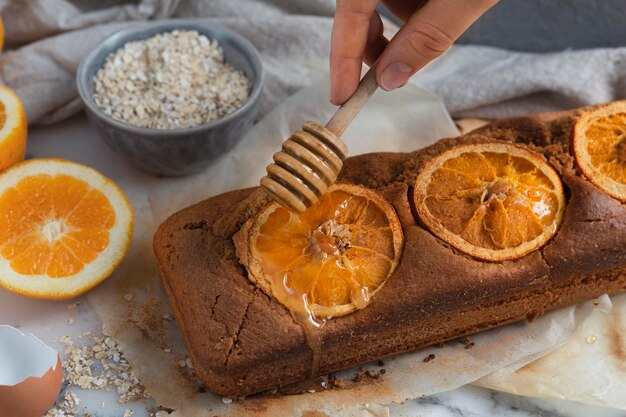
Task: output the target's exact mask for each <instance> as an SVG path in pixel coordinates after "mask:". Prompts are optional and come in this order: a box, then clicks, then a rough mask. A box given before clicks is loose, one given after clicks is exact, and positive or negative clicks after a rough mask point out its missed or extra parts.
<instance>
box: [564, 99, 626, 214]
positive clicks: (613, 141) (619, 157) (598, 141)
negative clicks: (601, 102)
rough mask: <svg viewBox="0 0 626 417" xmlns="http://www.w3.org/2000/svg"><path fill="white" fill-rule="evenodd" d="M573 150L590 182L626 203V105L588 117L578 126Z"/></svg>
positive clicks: (606, 108) (610, 106)
mask: <svg viewBox="0 0 626 417" xmlns="http://www.w3.org/2000/svg"><path fill="white" fill-rule="evenodd" d="M572 148H573V149H574V156H575V157H576V162H577V163H578V166H579V167H580V169H581V171H582V172H583V174H585V176H586V177H587V178H589V181H591V182H592V183H593V184H595V185H596V186H598V187H600V188H601V189H602V190H604V191H605V192H606V193H608V194H609V195H611V196H612V197H614V198H617V199H618V200H621V201H624V202H626V101H617V102H615V103H611V104H608V105H606V106H602V107H600V108H598V109H596V110H592V111H589V112H586V113H584V114H583V115H582V116H581V117H580V118H579V119H578V121H577V122H576V124H575V125H574V130H573V146H572Z"/></svg>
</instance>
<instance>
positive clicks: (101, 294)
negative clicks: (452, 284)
mask: <svg viewBox="0 0 626 417" xmlns="http://www.w3.org/2000/svg"><path fill="white" fill-rule="evenodd" d="M322 78H327V74H323V75H322ZM327 97H328V85H327V84H326V83H325V82H315V83H313V85H312V86H310V87H307V88H305V89H303V90H301V91H300V92H298V93H296V94H295V95H293V96H292V97H290V98H289V99H287V100H286V101H285V102H283V103H282V104H281V105H279V106H278V107H276V108H275V109H274V110H273V111H272V112H270V113H269V114H268V115H267V116H266V117H265V118H263V119H262V120H261V121H260V122H259V123H257V124H256V125H255V126H254V128H253V129H252V131H250V132H249V134H247V135H246V137H245V138H243V140H242V141H241V142H240V143H239V144H238V145H237V146H236V147H235V149H233V150H232V151H231V152H230V153H229V154H227V155H224V156H223V157H222V158H220V159H219V160H217V161H216V162H215V164H214V165H213V166H211V167H210V168H209V169H207V170H206V171H205V172H203V173H201V174H199V175H196V176H192V177H186V178H167V179H159V178H155V177H151V176H148V175H141V174H139V173H138V174H137V175H132V176H124V177H120V178H115V180H116V181H118V182H119V183H120V185H121V186H122V188H123V189H124V190H125V191H126V192H127V194H128V196H129V198H130V199H131V201H132V203H133V205H134V208H135V218H136V230H135V237H134V242H133V246H132V248H131V253H130V254H129V256H128V258H127V260H126V261H125V263H124V264H123V266H122V267H121V268H120V269H119V270H118V271H117V272H116V273H115V275H114V276H113V277H112V278H111V279H109V280H108V281H107V282H106V283H105V284H104V285H102V286H100V287H99V288H98V289H97V290H95V291H93V292H91V293H90V294H89V295H88V298H89V301H90V303H91V304H92V306H93V307H94V309H95V311H96V313H97V314H98V315H99V317H100V318H101V319H102V321H103V323H104V324H105V326H106V327H107V330H108V331H109V332H110V333H111V335H113V336H114V337H116V338H117V340H118V341H119V344H120V346H121V347H122V349H123V351H124V353H125V355H126V357H127V358H128V359H129V361H130V363H131V364H132V366H133V368H134V370H135V372H136V374H137V376H138V377H139V378H140V380H141V381H142V382H143V384H144V385H145V386H146V388H147V390H148V392H149V393H150V395H151V396H152V397H153V398H154V399H155V400H156V402H157V404H159V405H161V406H164V407H167V408H171V409H174V410H176V412H174V415H175V416H184V417H195V416H198V417H200V416H202V417H205V416H206V415H220V416H240V415H253V416H273V417H280V416H307V417H316V416H317V417H321V416H325V415H328V416H331V415H332V416H366V415H367V416H371V415H377V416H384V415H388V410H387V408H386V407H384V404H388V403H390V402H402V401H404V400H406V399H410V398H416V397H419V396H422V395H427V394H433V393H437V392H441V391H445V390H450V389H454V388H456V387H459V386H461V385H464V384H467V383H469V382H472V381H474V380H476V379H478V378H480V377H483V376H485V375H487V374H489V373H492V372H494V371H496V370H498V369H500V368H503V367H506V366H509V365H511V364H515V363H520V362H525V363H527V362H528V361H529V360H531V359H536V358H538V357H540V356H542V355H545V354H546V353H548V352H550V351H552V350H553V349H554V348H555V347H557V346H559V345H561V344H563V343H566V342H567V341H568V340H570V339H571V338H572V337H573V336H574V335H575V334H577V331H578V330H579V328H580V326H582V325H583V324H584V323H585V320H586V319H588V318H589V317H592V318H593V317H594V316H595V315H597V314H599V313H598V312H597V309H594V308H593V307H592V304H591V303H590V302H588V303H585V304H581V305H579V306H574V307H569V308H564V309H561V310H559V311H555V312H552V313H549V314H546V315H545V316H542V317H539V318H538V319H537V320H536V321H535V322H534V323H533V324H531V325H529V324H527V323H525V322H520V323H516V324H512V325H508V326H504V327H500V328H497V329H494V330H491V331H487V332H484V333H481V334H479V335H476V336H474V337H473V341H474V343H475V345H474V347H473V348H472V349H465V348H464V346H463V344H461V343H454V342H453V343H449V344H448V345H447V346H446V347H445V348H437V347H433V348H428V349H423V350H420V351H417V352H412V353H409V354H404V355H400V356H398V357H396V358H395V359H387V360H385V366H384V367H385V369H386V370H387V372H386V374H385V375H384V376H382V377H381V378H379V379H376V380H374V379H368V378H365V379H364V380H363V381H361V382H359V383H351V378H352V377H353V376H354V373H355V372H356V370H355V369H353V370H348V371H344V372H342V373H340V374H339V377H340V378H343V379H344V380H345V381H346V388H344V389H339V390H327V391H320V392H315V393H306V394H301V395H287V396H283V395H273V396H258V395H257V396H252V397H250V398H247V399H244V400H235V401H233V402H229V401H228V400H227V401H226V402H224V401H223V399H222V398H220V397H219V396H216V395H214V394H212V393H210V392H200V391H203V390H201V389H199V385H198V384H197V381H195V380H194V377H193V372H192V371H191V369H189V368H188V367H186V366H185V365H184V360H185V358H186V356H185V348H184V345H183V343H182V338H181V335H180V333H179V330H178V327H177V326H176V324H175V322H174V321H173V320H172V319H171V314H172V313H171V310H170V307H169V303H168V301H167V298H166V297H165V294H164V291H163V289H162V286H161V283H160V280H159V278H158V272H157V269H156V264H155V261H154V257H153V254H152V236H153V233H154V231H155V229H156V228H157V227H158V225H159V224H160V223H161V222H162V221H164V220H165V219H166V218H167V217H168V216H169V215H170V214H172V213H174V212H175V211H177V210H179V209H181V208H183V207H186V206H188V205H190V204H192V203H195V202H197V201H199V200H202V199H204V198H208V197H210V196H213V195H215V194H218V193H221V192H224V191H228V190H231V189H235V188H241V187H247V186H251V185H255V184H257V183H258V181H259V179H260V178H261V177H262V176H263V175H264V173H265V166H266V164H267V163H269V162H270V160H271V155H272V154H273V153H274V152H275V151H277V150H279V149H280V145H281V143H282V141H283V140H284V139H285V138H287V137H288V135H289V134H290V133H291V132H292V131H294V130H295V129H297V128H299V127H300V126H301V124H302V123H303V122H304V121H306V120H315V121H320V122H323V121H325V120H327V119H328V118H329V116H330V115H331V114H332V112H333V111H334V107H333V106H331V105H330V104H328V100H327ZM456 134H457V130H456V128H455V125H454V123H453V122H452V120H451V119H450V117H449V115H448V113H447V112H446V110H445V108H444V107H443V105H442V103H441V102H440V100H439V99H438V98H436V97H435V96H433V95H432V94H430V93H428V92H426V91H424V90H421V89H419V88H417V87H414V86H411V85H410V86H408V87H406V88H403V89H400V90H398V91H395V92H393V93H385V92H378V93H377V94H375V95H374V97H373V98H372V100H371V101H370V103H368V105H367V106H366V107H365V108H364V110H363V111H362V112H361V114H360V115H359V116H358V117H357V118H356V119H355V121H354V122H353V123H352V125H351V126H350V128H349V129H348V131H347V132H346V134H345V135H344V137H343V138H344V140H345V142H346V143H347V145H348V148H349V150H350V154H359V153H364V152H372V151H411V150H414V149H417V148H420V147H423V146H426V145H428V144H430V143H432V142H434V141H435V140H437V139H439V138H441V137H446V136H454V135H456ZM128 293H130V294H132V295H133V298H132V301H131V302H128V301H127V300H125V298H124V295H125V294H128ZM608 304H609V303H608V301H607V299H605V300H603V301H602V302H601V303H600V305H602V306H603V307H605V308H608ZM166 349H167V351H166ZM429 354H434V355H435V359H434V360H431V361H429V362H424V361H423V359H424V358H425V357H427V356H428V355H429ZM181 361H182V363H181ZM181 365H182V366H181ZM374 369H375V370H378V369H380V368H378V367H375V368H374ZM207 412H209V414H207Z"/></svg>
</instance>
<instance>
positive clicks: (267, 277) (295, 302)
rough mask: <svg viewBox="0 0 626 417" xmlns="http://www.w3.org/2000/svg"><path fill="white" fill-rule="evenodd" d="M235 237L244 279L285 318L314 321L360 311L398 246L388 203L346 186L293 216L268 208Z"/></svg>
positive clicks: (400, 242)
mask: <svg viewBox="0 0 626 417" xmlns="http://www.w3.org/2000/svg"><path fill="white" fill-rule="evenodd" d="M242 233H244V234H246V237H245V238H243V239H236V242H237V252H238V254H239V256H240V258H241V259H242V262H243V263H244V264H245V265H246V266H247V267H248V271H249V277H250V279H251V280H252V281H253V282H255V283H256V284H257V285H258V286H259V287H261V288H262V289H263V290H264V291H265V292H266V293H267V294H271V295H273V296H274V297H275V298H276V299H277V300H278V301H279V302H281V303H282V304H283V305H285V306H286V307H287V308H288V309H289V310H291V311H292V313H295V314H305V315H306V314H311V315H313V316H314V317H320V318H329V317H334V316H341V315H345V314H348V313H350V312H352V311H354V310H356V309H358V308H364V307H365V306H367V304H368V303H369V302H370V300H371V297H373V296H374V295H375V294H376V293H377V292H378V291H379V290H380V289H381V288H382V286H383V284H384V283H385V281H386V280H387V278H388V277H389V276H390V275H391V274H392V273H393V271H394V269H395V268H396V265H397V264H398V260H399V258H400V254H401V251H402V245H403V236H402V227H401V225H400V221H399V220H398V216H397V215H396V212H395V210H394V208H393V207H392V206H391V204H389V203H388V202H387V201H386V200H385V199H384V198H383V197H381V196H380V195H379V194H377V193H376V192H374V191H371V190H369V189H367V188H364V187H361V186H356V185H347V184H341V185H334V186H332V187H331V188H329V190H328V192H327V193H326V194H324V195H322V196H321V197H320V199H319V201H318V202H317V203H315V204H314V205H313V206H311V207H310V208H308V209H307V210H306V211H304V212H303V213H301V214H294V213H292V212H290V211H289V210H287V209H285V208H284V207H282V206H280V205H279V204H277V203H272V204H270V205H268V206H267V207H266V208H265V209H263V210H262V211H261V212H260V214H259V215H258V216H257V217H256V218H254V219H251V220H250V221H248V223H247V224H246V225H245V226H244V227H243V228H242Z"/></svg>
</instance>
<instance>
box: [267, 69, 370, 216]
mask: <svg viewBox="0 0 626 417" xmlns="http://www.w3.org/2000/svg"><path fill="white" fill-rule="evenodd" d="M377 88H378V84H377V83H376V72H375V70H374V68H370V69H369V71H368V72H367V73H366V74H365V75H364V76H363V78H362V79H361V82H360V83H359V86H358V87H357V89H356V91H355V92H354V94H353V95H352V97H350V98H349V99H348V101H346V102H345V103H344V104H343V105H342V106H341V107H339V109H337V111H336V112H335V114H334V115H333V116H332V117H331V118H330V120H329V121H328V123H326V126H322V125H320V124H318V123H315V122H306V123H304V124H303V125H302V130H297V131H295V132H294V133H293V134H292V135H291V137H290V138H289V139H287V140H286V141H285V142H283V145H282V149H281V151H280V152H277V153H275V154H274V157H273V158H274V163H272V164H270V165H268V166H267V175H266V176H265V177H263V178H261V188H263V189H264V190H265V191H266V192H267V193H268V194H269V195H270V197H272V198H273V199H274V200H275V201H277V202H278V203H279V204H281V205H282V206H284V207H285V208H287V209H289V210H291V211H292V212H295V213H301V212H303V211H304V210H306V209H307V207H309V206H311V205H313V204H314V203H315V202H316V201H317V200H318V199H319V197H320V196H321V195H322V194H324V193H325V192H326V190H327V189H328V187H330V186H331V185H332V184H333V183H334V182H335V181H336V180H337V175H339V171H340V170H341V167H342V166H343V160H344V159H346V157H347V154H348V148H347V147H346V145H345V143H343V142H342V141H341V139H340V137H341V135H342V134H343V132H345V130H346V129H347V127H348V125H349V124H350V122H351V121H352V119H354V117H355V116H356V115H357V114H358V113H359V111H360V110H361V109H362V108H363V106H364V105H365V103H367V101H368V100H369V98H370V97H371V96H372V94H374V91H376V89H377Z"/></svg>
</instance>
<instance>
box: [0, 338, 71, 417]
mask: <svg viewBox="0 0 626 417" xmlns="http://www.w3.org/2000/svg"><path fill="white" fill-rule="evenodd" d="M62 381H63V367H62V366H61V358H60V357H59V354H58V353H57V351H56V350H54V349H52V348H51V347H50V346H48V345H46V344H45V343H44V342H42V341H41V340H40V339H38V338H37V337H35V336H33V335H32V334H29V335H25V334H24V333H22V332H20V331H19V330H17V329H16V328H14V327H11V326H6V325H0V416H11V417H41V416H42V415H44V414H46V413H47V412H48V410H49V409H50V408H51V407H52V406H53V405H54V403H55V402H56V400H57V397H58V395H59V392H60V391H61V382H62Z"/></svg>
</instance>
